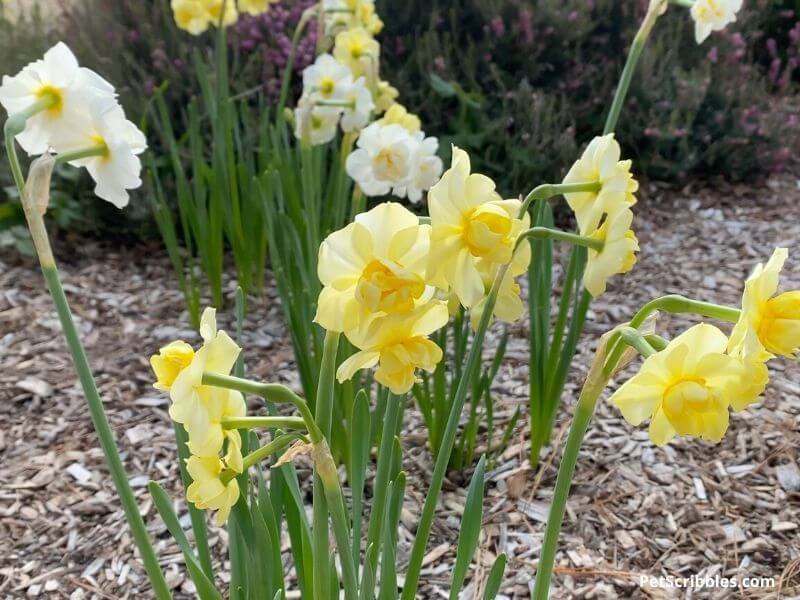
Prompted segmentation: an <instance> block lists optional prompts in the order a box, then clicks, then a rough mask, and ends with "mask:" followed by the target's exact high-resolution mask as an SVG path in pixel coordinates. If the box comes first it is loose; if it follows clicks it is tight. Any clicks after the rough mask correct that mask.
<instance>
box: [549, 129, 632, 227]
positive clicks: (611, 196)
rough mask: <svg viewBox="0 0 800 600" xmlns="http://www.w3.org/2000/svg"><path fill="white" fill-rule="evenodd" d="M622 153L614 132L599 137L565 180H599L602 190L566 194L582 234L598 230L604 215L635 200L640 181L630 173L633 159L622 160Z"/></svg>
mask: <svg viewBox="0 0 800 600" xmlns="http://www.w3.org/2000/svg"><path fill="white" fill-rule="evenodd" d="M620 154H621V151H620V147H619V144H618V143H617V140H616V139H614V134H613V133H609V134H607V135H604V136H598V137H596V138H594V139H593V140H592V141H591V142H590V143H589V145H588V146H587V147H586V150H585V151H584V152H583V155H582V156H581V157H580V158H579V159H578V160H577V161H576V162H575V164H573V165H572V168H571V169H570V170H569V172H568V173H567V175H566V177H564V183H567V184H568V183H585V182H589V181H596V182H598V183H600V190H599V191H596V192H574V193H569V194H565V195H564V196H565V197H566V199H567V203H568V204H569V206H570V208H572V210H573V211H574V212H575V218H576V220H577V221H578V229H579V230H580V232H581V235H589V234H591V233H592V232H593V231H594V230H595V229H597V227H598V226H599V225H600V221H601V219H602V217H603V215H604V214H607V213H611V212H616V211H617V210H618V209H619V208H622V207H631V206H633V205H634V204H635V203H636V196H635V195H634V194H635V193H636V191H637V190H638V189H639V183H638V182H637V181H636V180H635V179H634V178H633V175H632V174H631V161H630V160H620Z"/></svg>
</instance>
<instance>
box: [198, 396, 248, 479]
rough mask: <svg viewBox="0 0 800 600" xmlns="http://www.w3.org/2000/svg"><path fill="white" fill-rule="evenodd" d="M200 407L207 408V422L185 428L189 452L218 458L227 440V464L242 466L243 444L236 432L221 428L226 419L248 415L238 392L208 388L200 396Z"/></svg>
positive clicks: (242, 398)
mask: <svg viewBox="0 0 800 600" xmlns="http://www.w3.org/2000/svg"><path fill="white" fill-rule="evenodd" d="M203 406H204V408H205V409H206V410H205V412H204V413H203V414H205V415H206V417H207V420H206V421H203V422H202V423H201V422H199V420H197V419H196V420H194V421H193V422H192V423H191V424H190V425H187V426H186V432H187V433H188V434H189V451H190V452H191V453H192V454H193V455H195V456H202V457H213V456H217V455H218V454H219V452H220V450H221V449H222V447H223V444H224V442H225V441H226V440H227V442H228V453H227V455H228V458H227V462H228V464H230V465H239V464H241V461H242V453H241V447H242V441H241V438H240V436H239V432H238V431H237V430H235V429H226V428H225V427H223V425H222V421H223V419H225V418H235V417H243V416H245V414H247V405H246V404H245V402H244V397H243V396H242V394H241V392H237V391H235V390H227V389H223V388H215V387H212V388H207V389H206V390H204V394H203ZM240 470H241V469H240Z"/></svg>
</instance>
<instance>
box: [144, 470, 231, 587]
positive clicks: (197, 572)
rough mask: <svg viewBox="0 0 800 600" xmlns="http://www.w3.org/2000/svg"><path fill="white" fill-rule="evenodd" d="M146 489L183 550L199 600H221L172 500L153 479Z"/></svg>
mask: <svg viewBox="0 0 800 600" xmlns="http://www.w3.org/2000/svg"><path fill="white" fill-rule="evenodd" d="M147 489H148V490H150V495H151V496H152V497H153V503H154V504H155V505H156V509H157V510H158V514H160V515H161V519H162V520H163V521H164V525H166V526H167V530H168V531H169V532H170V533H171V534H172V537H173V538H174V539H175V542H176V543H177V544H178V547H179V548H180V549H181V552H183V558H184V560H185V561H186V569H187V570H188V571H189V577H191V578H192V582H193V583H194V586H195V588H197V595H198V596H199V597H200V598H201V600H222V595H221V594H220V593H219V592H218V591H217V588H215V587H214V584H213V583H212V582H211V581H210V580H209V579H208V577H206V574H205V573H204V572H203V568H202V567H201V566H200V562H199V561H198V560H197V556H195V554H194V551H193V550H192V547H191V545H190V544H189V540H188V539H187V538H186V534H185V533H184V532H183V528H182V527H181V523H180V521H179V520H178V516H177V515H176V514H175V511H174V510H173V508H172V501H171V500H170V498H169V496H168V495H167V493H166V492H165V491H164V490H163V488H162V487H161V486H160V485H158V483H156V482H155V481H151V482H150V483H148V484H147Z"/></svg>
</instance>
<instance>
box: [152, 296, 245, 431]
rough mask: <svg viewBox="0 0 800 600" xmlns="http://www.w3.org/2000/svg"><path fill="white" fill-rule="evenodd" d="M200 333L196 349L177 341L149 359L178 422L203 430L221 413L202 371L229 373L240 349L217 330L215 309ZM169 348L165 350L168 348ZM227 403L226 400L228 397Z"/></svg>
mask: <svg viewBox="0 0 800 600" xmlns="http://www.w3.org/2000/svg"><path fill="white" fill-rule="evenodd" d="M200 335H201V337H202V338H203V346H202V348H200V350H198V351H197V352H189V350H190V349H187V348H186V346H188V344H186V345H184V344H183V343H182V342H174V343H173V344H169V345H168V346H165V348H162V349H161V352H160V353H159V354H158V355H157V356H154V357H152V358H151V359H150V362H151V365H153V370H154V371H155V373H156V377H157V379H158V382H157V383H156V387H158V388H159V389H164V390H166V389H168V390H169V394H170V398H171V400H172V403H171V405H170V407H169V415H170V417H171V418H172V420H173V421H175V422H176V423H182V424H183V425H184V426H185V427H186V430H187V431H188V432H190V436H191V435H192V433H191V432H195V433H196V435H199V436H200V437H203V436H202V435H200V434H201V432H204V431H205V430H206V429H207V428H208V424H209V423H210V422H211V418H212V416H213V415H214V414H217V413H218V412H219V410H218V408H217V407H216V405H217V403H216V402H214V401H212V400H214V399H215V398H218V396H215V391H214V388H211V387H209V386H204V385H202V380H203V373H217V374H220V375H228V374H230V372H231V369H233V365H234V363H235V362H236V358H237V357H238V356H239V352H240V351H241V348H239V346H237V345H236V343H235V342H234V341H233V340H232V339H231V338H230V336H228V334H227V333H225V332H224V331H217V323H216V311H215V310H214V309H213V308H207V309H206V310H205V311H204V312H203V315H202V318H201V320H200ZM165 349H166V351H165ZM226 402H227V399H226Z"/></svg>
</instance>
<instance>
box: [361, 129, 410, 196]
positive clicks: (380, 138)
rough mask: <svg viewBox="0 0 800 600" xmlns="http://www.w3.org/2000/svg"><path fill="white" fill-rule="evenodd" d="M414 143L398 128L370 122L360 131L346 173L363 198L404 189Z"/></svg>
mask: <svg viewBox="0 0 800 600" xmlns="http://www.w3.org/2000/svg"><path fill="white" fill-rule="evenodd" d="M417 143H418V142H417V141H416V140H415V139H414V138H412V137H411V135H410V134H409V133H408V131H406V130H405V129H404V128H403V127H401V126H400V125H381V124H380V123H377V122H375V123H372V124H371V125H369V126H368V127H366V128H365V129H363V130H362V131H361V135H359V137H358V142H357V143H356V145H357V148H356V149H355V150H354V151H353V152H352V153H350V155H349V156H348V157H347V162H346V165H345V168H346V170H347V174H348V175H349V176H350V177H351V178H352V179H353V180H354V181H355V182H356V183H357V184H358V185H359V187H360V188H361V190H362V191H363V192H364V193H365V194H366V195H367V196H382V195H384V194H388V193H389V192H390V191H391V190H392V188H394V187H405V185H406V184H407V180H408V177H409V174H410V172H411V166H412V160H413V155H414V149H415V146H416V144H417Z"/></svg>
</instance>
